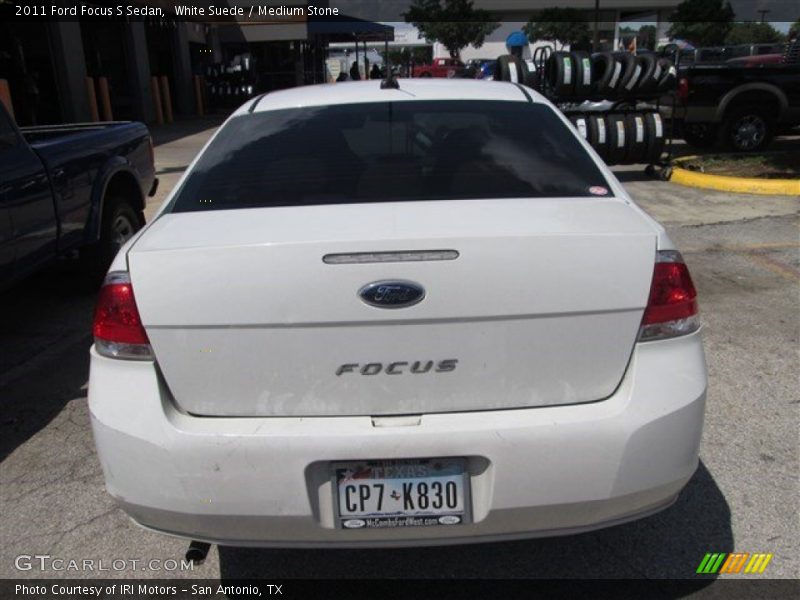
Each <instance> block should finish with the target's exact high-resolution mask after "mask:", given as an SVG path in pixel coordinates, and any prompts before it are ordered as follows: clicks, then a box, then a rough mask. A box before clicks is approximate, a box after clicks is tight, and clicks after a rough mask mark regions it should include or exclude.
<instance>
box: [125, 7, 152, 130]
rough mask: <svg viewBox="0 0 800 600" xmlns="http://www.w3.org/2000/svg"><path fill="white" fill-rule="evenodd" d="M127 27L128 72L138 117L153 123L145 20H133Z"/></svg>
mask: <svg viewBox="0 0 800 600" xmlns="http://www.w3.org/2000/svg"><path fill="white" fill-rule="evenodd" d="M125 29H126V37H127V39H126V44H125V46H126V49H127V55H128V73H129V76H130V82H131V92H132V95H133V102H134V108H133V110H134V115H135V116H136V118H137V119H139V120H142V121H145V122H146V123H151V122H152V121H153V120H154V119H155V118H156V115H155V110H154V109H155V106H154V104H153V91H152V90H151V89H150V61H149V60H148V58H147V57H148V53H147V36H146V35H145V30H144V22H142V21H131V22H130V23H129V24H128V26H127V27H126V28H125Z"/></svg>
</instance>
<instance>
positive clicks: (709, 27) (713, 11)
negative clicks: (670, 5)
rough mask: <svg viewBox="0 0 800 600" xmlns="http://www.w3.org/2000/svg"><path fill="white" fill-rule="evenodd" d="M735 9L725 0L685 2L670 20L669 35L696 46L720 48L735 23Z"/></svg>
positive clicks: (686, 0)
mask: <svg viewBox="0 0 800 600" xmlns="http://www.w3.org/2000/svg"><path fill="white" fill-rule="evenodd" d="M733 15H734V13H733V9H732V8H731V5H730V3H729V2H727V1H723V0H683V2H681V3H680V4H679V5H678V7H677V8H676V9H675V12H674V13H672V16H671V18H670V20H671V21H672V26H671V27H670V28H669V35H670V37H673V38H680V39H683V40H686V41H688V42H690V43H691V44H693V45H695V46H719V45H721V44H723V43H724V42H725V37H726V36H727V35H728V32H729V31H730V29H731V27H732V22H733Z"/></svg>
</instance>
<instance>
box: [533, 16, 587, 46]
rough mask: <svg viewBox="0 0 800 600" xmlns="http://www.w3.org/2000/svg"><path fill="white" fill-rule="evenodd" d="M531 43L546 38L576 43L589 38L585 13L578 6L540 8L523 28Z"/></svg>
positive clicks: (547, 39)
mask: <svg viewBox="0 0 800 600" xmlns="http://www.w3.org/2000/svg"><path fill="white" fill-rule="evenodd" d="M522 30H523V31H524V32H525V35H527V36H528V39H529V40H530V41H531V43H533V42H536V41H540V40H545V41H548V42H559V43H561V44H574V43H576V42H584V41H586V40H588V39H589V25H588V24H587V23H586V20H585V13H584V12H583V11H580V10H578V9H576V8H546V9H544V10H540V11H539V12H538V13H537V14H536V15H535V16H533V17H531V18H530V20H529V21H528V22H527V23H526V24H525V26H524V27H523V28H522Z"/></svg>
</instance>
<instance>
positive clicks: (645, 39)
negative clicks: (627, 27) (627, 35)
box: [636, 25, 656, 50]
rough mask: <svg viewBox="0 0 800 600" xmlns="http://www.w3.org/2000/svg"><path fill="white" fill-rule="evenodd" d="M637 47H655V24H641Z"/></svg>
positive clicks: (649, 48)
mask: <svg viewBox="0 0 800 600" xmlns="http://www.w3.org/2000/svg"><path fill="white" fill-rule="evenodd" d="M636 37H638V38H639V42H638V44H639V48H647V49H648V50H655V49H656V26H655V25H642V27H640V28H639V35H638V36H636Z"/></svg>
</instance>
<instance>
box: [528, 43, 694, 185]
mask: <svg viewBox="0 0 800 600" xmlns="http://www.w3.org/2000/svg"><path fill="white" fill-rule="evenodd" d="M553 52H554V49H553V47H552V46H540V47H538V48H536V49H535V50H534V52H533V65H534V69H535V71H536V73H537V78H538V83H539V87H538V88H537V90H536V91H538V92H539V93H541V94H542V95H544V96H545V97H546V98H547V99H548V100H550V102H552V103H553V104H555V105H556V107H557V108H558V109H559V110H560V111H561V112H562V113H564V114H565V115H566V116H567V117H569V116H570V115H573V114H587V115H590V114H593V113H601V114H610V113H618V114H626V115H627V114H630V113H635V112H637V110H636V106H635V105H636V103H639V102H647V103H649V104H650V105H651V106H654V107H655V110H656V112H658V113H659V114H661V108H662V107H664V106H670V107H671V109H672V112H671V114H670V119H669V127H668V128H667V127H665V128H664V132H665V138H664V147H665V150H666V156H664V154H663V152H662V157H663V158H661V160H659V161H657V162H656V163H650V164H648V165H647V167H646V168H645V171H646V172H647V173H648V174H650V175H653V174H654V173H655V171H654V169H655V167H656V166H658V167H661V168H662V169H666V168H667V167H668V166H669V164H670V162H671V160H672V146H673V144H672V142H673V138H674V137H675V112H676V109H677V106H678V81H679V79H680V78H679V77H678V75H677V73H676V76H675V82H674V84H673V85H672V86H671V87H670V89H668V90H662V91H660V92H651V93H647V94H636V93H629V94H626V95H625V97H624V98H619V99H616V100H615V99H612V98H607V97H604V96H602V95H598V94H590V95H584V96H579V95H575V96H571V97H570V98H569V99H566V98H559V97H558V96H557V95H556V94H555V93H553V90H552V89H550V87H549V85H548V82H547V78H546V77H545V75H544V73H545V64H546V63H547V59H548V58H549V57H550V55H551V54H552V53H553ZM665 58H670V59H671V60H672V63H673V65H674V66H675V69H676V71H677V70H678V67H679V63H680V56H679V53H678V52H677V51H676V52H675V53H674V55H673V56H672V57H665ZM665 97H668V98H669V102H668V103H664V102H663V100H664V99H665ZM586 101H589V102H603V101H612V102H614V104H613V105H612V107H611V109H610V110H608V111H599V110H598V111H583V110H580V109H578V108H576V107H575V106H573V105H575V104H580V103H582V102H586ZM631 103H633V106H632V107H630V106H629V107H625V105H626V104H628V105H630V104H631Z"/></svg>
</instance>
